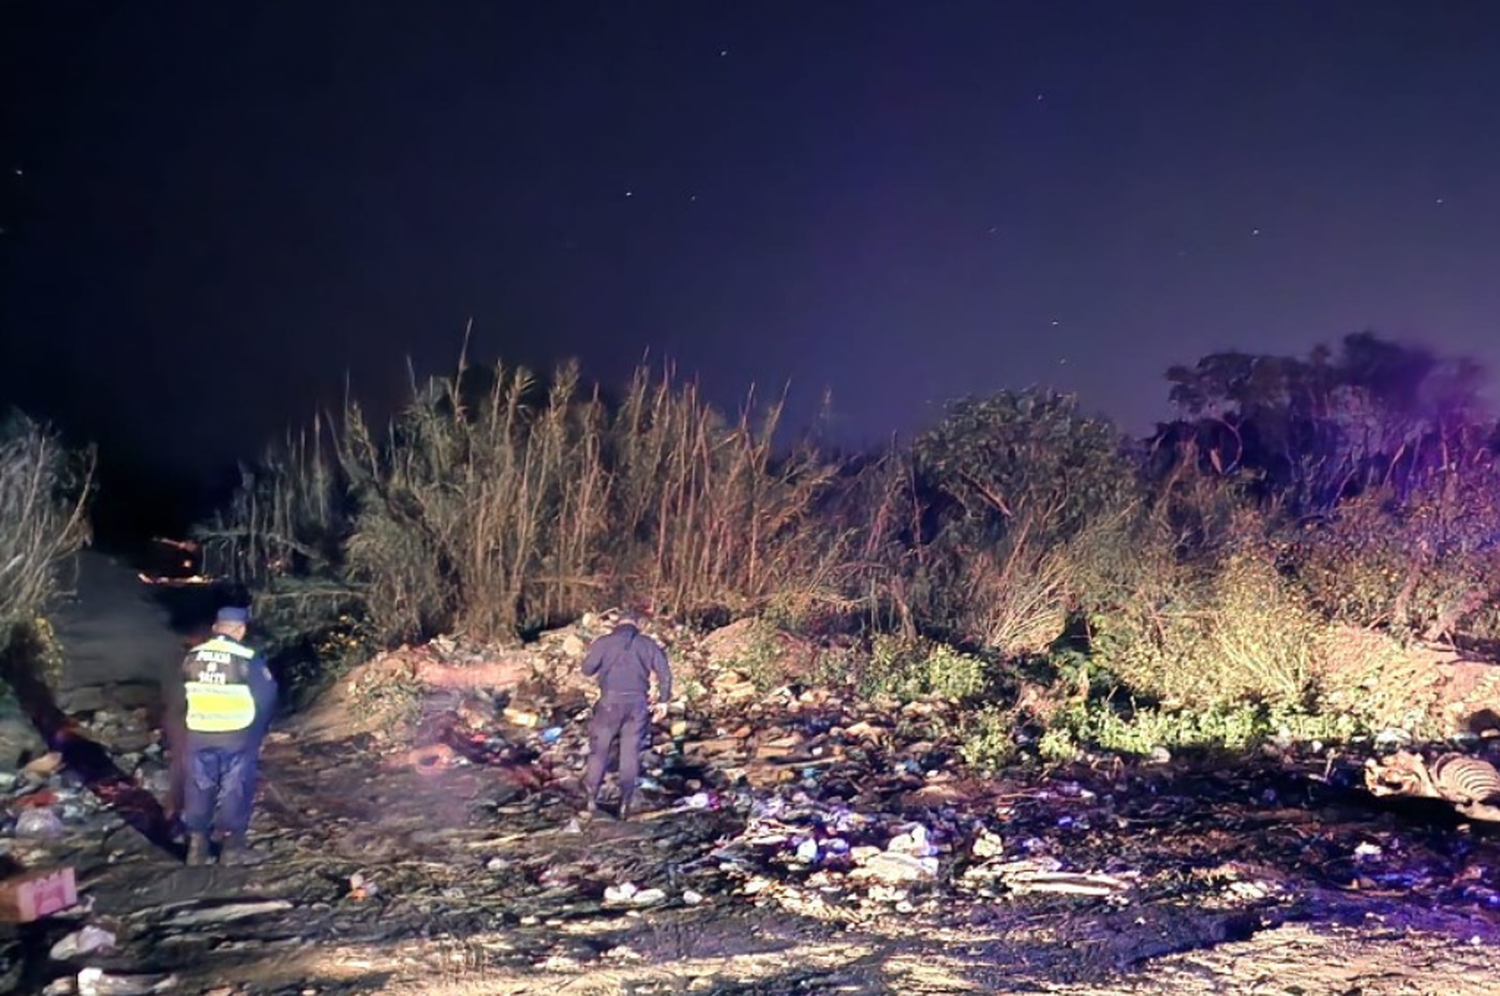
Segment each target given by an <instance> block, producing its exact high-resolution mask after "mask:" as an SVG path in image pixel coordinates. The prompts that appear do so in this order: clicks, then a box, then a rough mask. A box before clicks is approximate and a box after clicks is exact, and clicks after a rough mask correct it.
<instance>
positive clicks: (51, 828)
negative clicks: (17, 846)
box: [15, 806, 63, 839]
mask: <svg viewBox="0 0 1500 996" xmlns="http://www.w3.org/2000/svg"><path fill="white" fill-rule="evenodd" d="M15 834H16V836H17V837H30V838H34V839H42V838H49V837H61V836H62V834H63V822H62V820H60V819H58V816H57V814H56V813H55V812H53V811H52V810H50V809H44V808H41V807H40V806H33V807H31V808H29V809H26V810H24V811H22V813H21V815H20V816H17V817H16V829H15Z"/></svg>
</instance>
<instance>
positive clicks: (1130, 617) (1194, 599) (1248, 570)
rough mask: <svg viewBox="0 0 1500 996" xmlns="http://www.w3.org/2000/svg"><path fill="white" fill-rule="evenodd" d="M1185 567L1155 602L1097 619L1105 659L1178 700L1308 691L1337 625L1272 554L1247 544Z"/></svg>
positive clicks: (1202, 703) (1288, 699)
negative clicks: (1211, 561) (1288, 579)
mask: <svg viewBox="0 0 1500 996" xmlns="http://www.w3.org/2000/svg"><path fill="white" fill-rule="evenodd" d="M1177 574H1178V576H1177V578H1176V583H1175V585H1173V586H1172V587H1170V588H1169V589H1168V590H1167V591H1166V592H1164V593H1163V594H1162V596H1161V597H1160V598H1159V599H1158V600H1157V601H1155V602H1154V603H1146V602H1144V601H1143V602H1141V603H1138V604H1135V605H1132V606H1129V607H1126V608H1124V609H1122V610H1121V611H1120V612H1118V613H1117V614H1115V615H1112V616H1101V617H1098V618H1096V619H1095V620H1094V624H1095V633H1094V635H1095V650H1096V654H1097V656H1098V658H1099V660H1100V662H1101V663H1102V665H1103V666H1104V667H1106V668H1107V669H1108V670H1109V671H1110V672H1111V673H1112V674H1114V675H1115V676H1117V677H1118V678H1119V679H1120V680H1121V682H1122V683H1123V684H1124V685H1125V686H1126V687H1127V688H1129V689H1130V690H1131V691H1132V692H1134V693H1135V694H1137V695H1142V696H1145V697H1148V698H1152V699H1157V700H1160V701H1161V702H1162V703H1163V704H1165V705H1166V706H1168V707H1169V708H1190V709H1213V708H1222V707H1224V706H1228V705H1235V704H1239V703H1243V702H1268V703H1279V704H1288V705H1290V704H1296V703H1300V702H1302V701H1304V700H1305V699H1306V698H1307V696H1308V695H1309V694H1310V693H1311V692H1312V690H1313V677H1314V673H1315V668H1316V665H1317V662H1318V659H1319V655H1320V653H1321V650H1322V646H1321V645H1322V642H1323V641H1324V640H1325V639H1326V638H1327V636H1328V625H1327V623H1326V622H1325V621H1324V620H1323V619H1322V618H1320V617H1319V616H1318V615H1317V614H1316V613H1315V612H1313V611H1312V609H1311V608H1309V607H1308V606H1307V605H1306V603H1305V602H1304V601H1303V600H1302V598H1301V597H1300V596H1299V594H1298V593H1297V592H1296V590H1295V589H1293V588H1292V587H1290V586H1289V585H1287V584H1286V583H1285V582H1284V581H1283V580H1282V578H1281V576H1280V575H1279V574H1278V572H1277V570H1276V566H1275V564H1274V563H1273V562H1272V561H1271V558H1270V557H1269V556H1268V555H1267V554H1266V553H1264V552H1263V551H1262V550H1260V549H1257V548H1254V547H1247V548H1242V549H1239V550H1236V551H1234V552H1232V553H1230V554H1228V555H1227V556H1225V557H1224V558H1222V559H1221V560H1220V562H1219V563H1217V564H1215V565H1212V566H1211V567H1209V568H1208V569H1204V568H1195V567H1184V568H1180V569H1178V572H1177Z"/></svg>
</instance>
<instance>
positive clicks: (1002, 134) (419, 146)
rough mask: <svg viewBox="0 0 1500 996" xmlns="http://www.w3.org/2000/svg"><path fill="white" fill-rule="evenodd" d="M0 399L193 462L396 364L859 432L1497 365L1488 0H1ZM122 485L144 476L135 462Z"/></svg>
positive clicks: (389, 390)
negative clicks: (1229, 353) (1304, 356)
mask: <svg viewBox="0 0 1500 996" xmlns="http://www.w3.org/2000/svg"><path fill="white" fill-rule="evenodd" d="M0 18H3V22H0V73H3V77H0V81H3V98H4V101H5V106H4V118H3V123H4V141H3V142H0V155H3V157H4V159H5V176H4V178H3V179H4V183H3V185H0V224H3V226H4V229H5V231H4V234H3V236H0V280H3V284H0V336H3V362H0V399H4V400H8V401H13V402H19V403H20V404H22V405H24V406H25V407H26V408H27V409H29V410H32V411H35V412H38V413H40V414H43V415H47V416H50V417H52V418H54V419H58V420H60V421H61V422H62V423H63V424H64V425H66V426H69V427H70V428H72V429H74V430H75V431H78V432H80V433H83V434H88V435H91V436H93V437H94V438H97V439H99V440H100V441H101V442H102V443H103V444H104V445H105V446H107V447H109V448H110V451H111V452H112V453H113V454H115V455H116V456H117V457H118V456H121V455H124V454H129V455H130V457H131V459H139V460H141V461H144V460H145V459H146V458H147V457H148V456H149V457H152V458H154V463H152V464H150V466H159V467H161V468H163V469H164V470H170V469H176V470H179V471H187V472H197V471H200V470H202V469H205V468H209V467H212V466H214V465H217V464H219V463H222V462H223V461H224V460H226V459H227V458H231V457H233V456H234V455H236V454H239V453H246V452H251V453H253V452H254V451H255V450H257V449H259V447H260V445H261V443H262V441H263V440H265V439H267V438H268V437H270V436H272V435H274V434H275V433H277V432H278V431H280V429H281V428H282V427H284V426H285V425H286V424H287V423H288V422H290V421H298V420H301V419H302V418H303V417H304V416H306V415H307V414H309V413H310V412H311V411H312V409H313V408H314V406H315V405H316V404H317V403H318V402H319V401H324V402H326V401H331V400H337V398H338V396H339V394H340V392H341V389H342V386H343V383H344V377H345V374H346V372H348V373H350V374H351V375H352V379H353V383H354V386H355V388H356V391H357V392H358V393H360V394H361V395H364V396H368V397H371V398H375V399H380V400H384V399H393V398H395V397H396V396H397V394H398V392H399V390H400V388H401V385H402V384H403V383H404V381H405V358H406V357H407V356H408V355H410V356H412V357H413V358H414V360H415V362H416V364H417V366H418V368H419V369H423V370H429V371H432V370H438V369H444V368H447V367H449V366H451V363H452V361H453V360H454V358H455V357H456V353H457V349H458V346H459V343H460V341H461V335H462V329H463V326H464V323H465V321H466V319H468V318H469V317H470V316H472V317H473V319H474V324H475V346H476V348H475V352H476V353H477V354H478V355H480V356H481V357H483V358H494V357H497V356H503V357H506V358H509V359H517V360H524V361H527V362H530V363H533V364H544V365H545V364H549V363H550V361H551V360H553V359H555V358H557V357H562V356H566V355H576V356H578V357H580V358H581V359H582V360H583V362H584V364H585V367H586V370H587V371H588V372H590V373H591V374H593V375H594V376H597V377H600V378H603V379H605V380H606V381H610V382H619V381H620V380H622V379H623V378H624V377H625V375H626V373H627V372H628V370H629V368H630V367H631V366H632V365H633V363H634V362H635V361H636V360H637V358H639V357H640V356H641V355H642V354H643V353H644V352H645V351H646V350H648V349H649V350H650V351H651V352H652V354H653V355H655V356H658V357H660V356H670V357H672V358H674V359H675V360H676V361H677V362H678V363H679V365H680V366H681V367H682V368H683V369H685V370H688V371H691V372H696V373H698V374H699V375H700V377H701V379H702V381H703V382H704V383H705V385H706V386H707V388H708V389H709V391H710V392H711V394H712V395H713V396H714V397H716V398H719V399H721V400H722V401H724V402H726V403H733V402H734V401H735V400H736V399H737V398H738V397H739V396H740V395H741V393H742V392H743V390H744V389H745V388H746V387H747V386H748V385H749V384H750V382H751V381H756V382H758V383H760V384H761V385H763V386H769V387H772V388H776V387H779V386H780V385H781V384H782V383H783V382H785V381H786V380H788V379H790V380H791V381H792V383H793V392H794V393H793V398H794V400H795V401H796V402H797V403H798V404H799V405H800V406H801V408H800V410H801V411H802V412H803V413H804V414H805V413H807V412H810V411H811V410H812V408H813V407H814V404H815V401H816V399H817V397H818V395H819V394H820V393H821V391H822V389H823V388H825V387H828V388H831V389H832V390H833V393H834V400H835V411H836V413H837V415H838V417H839V422H838V423H837V424H838V427H839V428H840V430H841V431H842V432H844V433H846V434H847V435H848V438H850V439H861V440H864V439H878V438H881V437H884V436H886V435H887V434H888V433H890V432H891V431H893V430H902V431H906V430H911V429H914V428H919V427H921V426H923V425H925V424H929V423H930V422H931V421H932V420H933V418H934V417H935V415H936V413H937V412H938V410H939V408H938V406H939V405H940V403H941V401H942V400H943V399H945V398H948V397H951V396H954V395H957V394H962V393H967V392H991V391H994V390H997V389H1000V388H1004V387H1022V386H1025V385H1027V384H1031V383H1038V382H1041V383H1048V384H1054V385H1056V386H1059V387H1063V388H1065V389H1070V390H1076V391H1078V392H1079V393H1080V394H1081V395H1082V396H1083V398H1084V400H1085V402H1086V403H1088V404H1089V405H1091V406H1093V407H1097V408H1099V409H1102V410H1104V411H1106V412H1108V413H1110V414H1112V415H1114V416H1116V417H1117V418H1118V419H1119V420H1120V421H1121V422H1122V423H1123V424H1124V425H1126V426H1127V427H1129V428H1131V429H1144V428H1146V427H1147V426H1148V425H1149V423H1150V422H1151V420H1153V419H1154V418H1156V417H1161V416H1164V415H1165V414H1166V413H1167V409H1166V404H1165V397H1166V386H1165V384H1164V382H1163V380H1162V376H1161V374H1162V372H1163V370H1164V369H1165V368H1166V367H1167V366H1168V365H1169V364H1171V363H1173V362H1184V361H1186V362H1190V361H1192V360H1195V359H1196V358H1197V357H1199V356H1201V355H1202V354H1204V353H1206V352H1209V351H1211V350H1214V349H1218V348H1223V347H1229V346H1236V347H1241V348H1247V349H1254V350H1264V351H1287V352H1298V353H1300V352H1304V351H1305V350H1306V349H1308V348H1309V347H1310V346H1311V345H1313V344H1314V343H1315V342H1317V341H1330V340H1334V339H1336V338H1337V337H1339V336H1341V335H1343V334H1344V333H1347V332H1351V331H1356V330H1361V329H1366V328H1373V329H1375V330H1377V331H1380V332H1382V333H1384V334H1387V335H1389V336H1392V337H1396V338H1415V339H1418V340H1421V341H1424V342H1427V343H1429V344H1432V345H1434V346H1437V347H1440V348H1442V349H1444V350H1448V351H1454V352H1463V353H1469V354H1473V355H1476V356H1478V357H1480V358H1481V359H1482V360H1485V361H1487V362H1489V363H1491V364H1494V363H1496V362H1497V361H1500V336H1497V335H1496V334H1495V328H1494V326H1495V320H1496V318H1497V317H1500V240H1497V234H1500V3H1494V2H1489V0H1474V2H1471V3H1444V2H1437V0H1420V2H1418V0H1410V2H1400V3H1395V2H1380V0H1354V2H1331V0H1326V2H1325V0H1298V2H1288V3H1282V2H1273V0H1253V2H1252V0H1242V2H1234V0H1222V2H1204V0H1191V2H1182V3H1166V2H1154V0H1116V2H1109V3H1093V2H1074V0H1041V2H1034V3H1008V2H1003V0H975V2H966V3H959V2H941V0H904V2H888V3H886V2H876V0H858V2H819V0H797V2H786V3H782V2H765V0H757V2H754V3H749V2H740V3H733V4H730V3H706V2H677V3H671V2H659V3H631V2H624V0H615V2H608V3H593V4H574V3H565V2H557V0H545V2H544V0H537V2H532V3H522V2H519V0H486V2H461V0H443V2H429V3H418V2H415V0H412V2H395V0H390V2H380V3H377V2H359V3H352V2H327V0H299V2H295V3H255V4H229V3H217V2H213V3H210V2H203V0H195V2H191V3H150V2H145V0H142V2H130V3H121V2H108V3H97V4H79V3H68V2H63V0H32V2H26V0H19V2H18V0H7V2H0ZM140 465H141V466H147V465H148V464H146V463H144V462H142V463H141V464H140Z"/></svg>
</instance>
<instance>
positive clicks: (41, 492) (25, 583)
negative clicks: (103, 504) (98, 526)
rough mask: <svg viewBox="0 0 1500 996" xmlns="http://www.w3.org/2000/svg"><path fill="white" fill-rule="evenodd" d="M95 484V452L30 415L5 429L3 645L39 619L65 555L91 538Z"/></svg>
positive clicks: (0, 531)
mask: <svg viewBox="0 0 1500 996" xmlns="http://www.w3.org/2000/svg"><path fill="white" fill-rule="evenodd" d="M92 485H93V454H92V452H88V453H73V452H69V451H68V450H67V449H65V448H64V447H63V446H62V444H61V443H60V442H59V440H58V438H57V436H56V435H55V434H54V433H53V432H51V431H50V430H49V429H47V428H46V427H44V426H41V425H39V424H37V423H35V422H33V421H31V420H30V419H28V418H26V417H25V416H21V415H16V416H13V417H12V418H11V419H10V421H9V423H8V424H6V425H5V426H4V427H3V428H0V645H3V644H4V643H5V642H7V641H8V640H9V638H10V636H11V635H12V634H13V632H14V630H15V628H16V627H18V626H21V625H26V624H29V623H32V622H33V621H34V620H36V618H37V617H38V616H39V615H40V614H41V613H42V611H43V610H44V608H45V607H46V605H47V602H48V601H49V600H50V599H51V598H52V596H53V595H54V594H55V593H56V591H57V585H58V570H59V567H60V566H61V563H62V561H63V560H64V559H65V558H67V557H69V556H71V555H72V554H73V553H75V552H77V551H78V550H79V549H81V548H82V547H83V546H84V545H85V544H87V543H88V541H89V526H88V517H87V506H88V501H89V499H90V497H91V494H92Z"/></svg>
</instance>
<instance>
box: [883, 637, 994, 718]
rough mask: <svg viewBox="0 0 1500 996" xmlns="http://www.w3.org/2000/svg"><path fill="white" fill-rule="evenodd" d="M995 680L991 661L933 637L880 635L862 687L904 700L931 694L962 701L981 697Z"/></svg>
mask: <svg viewBox="0 0 1500 996" xmlns="http://www.w3.org/2000/svg"><path fill="white" fill-rule="evenodd" d="M992 683H993V674H992V671H991V667H990V664H989V663H988V662H987V661H985V660H984V659H983V658H981V657H978V656H975V655H973V654H966V653H963V652H961V651H959V650H956V649H954V648H953V647H950V646H948V645H947V644H943V643H937V642H934V641H931V640H924V639H916V640H912V639H908V638H904V637H899V636H889V635H879V636H877V637H876V638H875V639H874V641H873V643H872V647H871V652H870V657H869V661H868V663H867V664H866V665H865V667H864V669H863V673H862V675H861V681H860V686H861V691H862V692H863V693H864V694H865V695H867V696H877V695H889V696H891V697H893V698H895V699H897V700H899V701H903V702H909V701H913V700H915V699H922V698H929V697H937V698H944V699H949V700H952V701H955V702H961V701H966V700H970V699H975V698H977V697H979V696H980V695H981V694H982V693H984V692H985V691H987V690H988V689H990V687H991V685H992Z"/></svg>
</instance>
